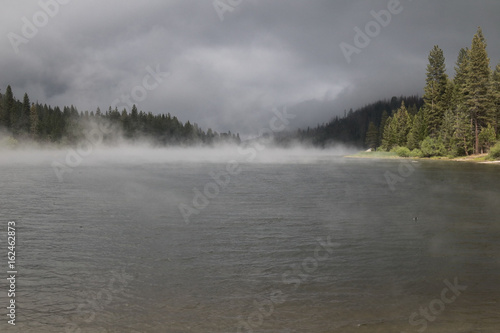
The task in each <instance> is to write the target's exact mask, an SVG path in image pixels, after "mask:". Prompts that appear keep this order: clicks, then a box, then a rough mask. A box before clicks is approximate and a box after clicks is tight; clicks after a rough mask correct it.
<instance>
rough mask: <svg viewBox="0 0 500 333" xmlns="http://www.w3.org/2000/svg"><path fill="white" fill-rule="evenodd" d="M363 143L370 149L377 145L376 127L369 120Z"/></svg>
mask: <svg viewBox="0 0 500 333" xmlns="http://www.w3.org/2000/svg"><path fill="white" fill-rule="evenodd" d="M365 143H366V145H367V146H368V148H371V149H375V148H377V146H378V129H377V126H375V124H374V123H373V122H372V121H370V124H369V125H368V131H367V132H366V139H365Z"/></svg>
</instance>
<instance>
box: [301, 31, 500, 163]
mask: <svg viewBox="0 0 500 333" xmlns="http://www.w3.org/2000/svg"><path fill="white" fill-rule="evenodd" d="M486 46H487V44H486V40H485V38H484V36H483V33H482V30H481V28H479V29H478V31H477V33H476V34H475V36H474V38H473V41H472V45H471V47H470V48H463V49H462V50H460V53H459V55H458V58H457V61H456V65H455V68H454V70H455V75H454V77H453V78H452V79H451V78H449V77H448V75H447V74H446V66H445V57H444V54H443V51H442V50H441V49H440V48H439V46H434V48H433V49H432V50H431V52H430V55H429V64H428V66H427V79H426V85H425V88H424V96H423V98H422V99H420V98H418V97H417V96H412V97H407V98H405V97H400V98H396V97H393V98H392V100H391V101H390V102H389V101H379V102H377V103H375V104H371V105H368V106H366V107H364V108H361V109H360V110H357V111H355V112H352V111H350V112H349V113H348V114H347V115H345V116H344V117H343V118H339V117H336V118H335V119H333V120H332V121H331V122H329V123H328V124H323V125H320V126H318V127H317V128H314V129H307V130H300V131H298V134H297V136H298V138H299V139H300V140H302V141H304V140H307V141H311V142H313V143H314V144H315V145H320V146H324V145H325V144H327V143H330V142H343V143H352V144H356V145H358V146H362V145H364V146H365V147H369V148H374V149H375V148H377V147H378V149H380V150H386V151H389V150H394V151H398V153H399V154H400V155H402V156H410V155H413V156H425V157H432V156H463V155H470V154H480V153H486V152H488V151H490V149H491V148H492V147H493V145H494V144H495V143H496V141H497V138H498V135H499V134H500V133H499V132H500V128H499V127H500V126H499V125H500V65H497V66H496V68H495V70H493V71H492V70H491V68H490V59H489V57H488V53H487V50H486ZM498 150H499V151H500V147H498Z"/></svg>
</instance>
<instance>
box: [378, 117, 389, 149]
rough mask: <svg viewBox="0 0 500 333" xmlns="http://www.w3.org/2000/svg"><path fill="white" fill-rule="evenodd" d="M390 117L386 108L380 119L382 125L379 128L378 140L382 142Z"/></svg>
mask: <svg viewBox="0 0 500 333" xmlns="http://www.w3.org/2000/svg"><path fill="white" fill-rule="evenodd" d="M388 118H389V115H388V114H387V111H386V110H384V111H383V112H382V117H381V119H380V126H379V130H378V142H379V143H382V139H383V138H384V129H385V124H386V123H387V119H388Z"/></svg>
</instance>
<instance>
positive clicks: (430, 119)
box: [424, 45, 448, 135]
mask: <svg viewBox="0 0 500 333" xmlns="http://www.w3.org/2000/svg"><path fill="white" fill-rule="evenodd" d="M447 84H448V76H447V75H446V66H445V58H444V54H443V50H441V49H440V48H439V46H437V45H435V46H434V48H433V49H432V51H431V52H430V54H429V64H428V65H427V79H426V86H425V88H424V102H425V105H424V108H425V111H426V114H427V124H428V130H429V134H431V135H437V133H438V131H439V127H440V126H441V122H442V120H443V116H444V110H445V108H446V87H447Z"/></svg>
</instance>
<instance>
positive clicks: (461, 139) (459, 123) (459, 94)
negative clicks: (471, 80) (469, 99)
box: [450, 48, 474, 156]
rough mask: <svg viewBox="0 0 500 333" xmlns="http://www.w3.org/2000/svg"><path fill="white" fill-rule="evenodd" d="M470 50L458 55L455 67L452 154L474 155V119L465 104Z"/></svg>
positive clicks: (466, 49)
mask: <svg viewBox="0 0 500 333" xmlns="http://www.w3.org/2000/svg"><path fill="white" fill-rule="evenodd" d="M469 61H470V50H469V48H462V49H461V50H460V52H459V54H458V58H457V62H456V65H455V77H454V79H453V83H454V84H455V91H454V94H453V98H452V101H451V105H450V108H451V109H452V110H454V111H455V112H454V113H455V122H454V126H453V130H454V133H453V136H454V140H453V142H454V143H455V146H454V147H452V154H453V155H456V156H459V155H469V154H471V153H473V149H472V148H473V147H474V142H473V132H472V117H471V113H470V111H469V109H468V107H467V106H466V104H465V100H466V96H467V95H468V91H467V89H466V84H467V77H468V75H469Z"/></svg>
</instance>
